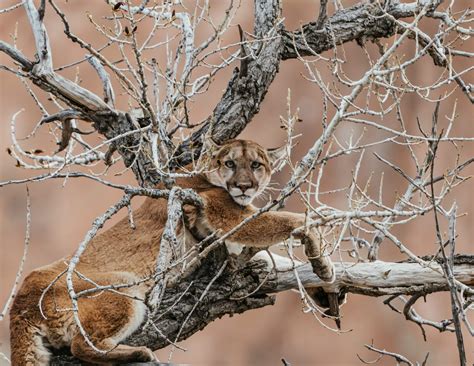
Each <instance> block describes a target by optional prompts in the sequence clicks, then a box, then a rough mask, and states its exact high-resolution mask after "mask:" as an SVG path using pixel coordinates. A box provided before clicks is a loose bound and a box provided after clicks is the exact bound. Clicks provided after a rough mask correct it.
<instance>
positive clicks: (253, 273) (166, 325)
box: [55, 250, 474, 364]
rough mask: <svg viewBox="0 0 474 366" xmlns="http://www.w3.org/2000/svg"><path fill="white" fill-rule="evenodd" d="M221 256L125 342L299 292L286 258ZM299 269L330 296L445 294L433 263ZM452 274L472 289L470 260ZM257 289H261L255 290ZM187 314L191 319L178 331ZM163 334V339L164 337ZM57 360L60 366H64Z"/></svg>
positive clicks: (174, 337)
mask: <svg viewBox="0 0 474 366" xmlns="http://www.w3.org/2000/svg"><path fill="white" fill-rule="evenodd" d="M224 252H225V251H219V250H217V251H214V252H213V253H211V255H210V256H209V257H208V258H206V260H205V261H204V263H203V264H202V266H201V267H200V268H199V269H198V270H197V271H196V272H195V273H193V274H191V275H190V276H188V278H185V279H183V280H182V281H181V282H180V283H179V284H178V285H177V286H174V287H173V288H168V289H167V290H166V296H165V298H164V299H163V301H162V303H161V304H160V309H159V311H158V312H156V313H155V314H158V315H155V318H154V319H150V320H151V322H149V323H148V325H146V324H145V325H144V326H142V328H141V329H139V330H138V331H136V332H135V333H134V334H132V335H131V336H130V337H129V338H128V339H127V340H126V341H125V342H124V343H126V344H129V345H136V346H138V345H146V346H148V347H150V348H153V349H160V348H163V347H166V346H168V345H170V344H171V342H172V343H175V342H177V341H180V340H183V339H186V338H188V337H190V336H191V335H192V334H194V333H196V332H197V331H199V330H201V329H203V328H204V327H205V326H206V325H207V324H209V323H211V322H212V321H214V320H215V319H218V318H221V317H222V316H224V315H231V316H232V315H233V314H236V313H241V312H245V311H247V310H251V309H256V308H260V307H263V306H266V305H272V304H273V303H274V301H275V299H274V297H273V296H271V295H272V294H275V293H278V292H282V291H286V290H289V289H298V288H299V287H298V280H297V278H296V275H295V270H294V269H292V262H291V261H290V260H289V259H288V258H284V257H281V256H277V255H274V262H273V261H272V260H270V258H269V256H268V254H267V253H266V252H260V253H259V254H258V255H257V256H256V257H255V259H254V260H253V261H251V262H249V263H247V265H245V266H244V267H239V261H238V259H235V258H229V257H228V256H227V254H226V253H224ZM224 260H229V262H230V265H229V266H227V268H226V269H225V271H224V272H223V273H222V275H221V276H220V277H218V278H217V279H216V280H215V282H214V283H213V286H212V287H211V288H210V289H209V291H208V292H207V293H206V296H205V298H204V300H203V301H201V302H199V303H197V301H198V299H199V298H200V296H201V295H202V294H203V292H204V291H205V289H206V287H207V286H208V284H209V283H210V281H211V279H212V278H213V277H214V275H215V274H216V273H217V271H218V269H219V264H221V263H223V261H224ZM425 260H429V258H425ZM273 263H275V264H276V266H277V270H276V272H275V271H273V269H272V268H273ZM298 265H299V266H298V268H297V270H296V272H297V273H298V277H299V280H300V281H301V283H302V284H303V285H304V286H305V287H324V289H325V291H328V292H331V291H334V292H339V291H344V292H350V293H355V294H362V295H366V296H385V295H414V294H417V295H426V294H430V293H434V292H440V291H449V285H448V283H447V281H446V278H445V277H443V275H442V269H441V266H442V265H441V264H439V263H436V262H435V263H434V266H433V268H435V269H439V271H440V272H437V271H435V270H433V269H431V268H423V267H422V266H420V265H419V264H418V263H413V262H400V263H391V262H382V261H376V262H369V263H357V264H354V263H335V266H336V273H337V275H336V281H335V282H334V283H333V284H331V285H328V284H327V283H325V282H323V281H321V280H320V279H319V278H318V277H317V276H316V275H315V274H314V273H313V271H312V268H311V266H310V265H309V264H304V265H303V264H301V263H299V264H298ZM454 276H455V278H456V279H457V280H458V281H460V282H462V283H464V284H465V285H470V286H472V285H474V256H462V255H459V256H456V257H455V264H454ZM262 281H264V283H263V285H262ZM259 286H260V287H259ZM257 287H259V289H258V291H257V292H255V291H254V290H255V289H256V288H257ZM191 310H193V313H192V315H191V316H190V317H189V319H188V321H187V322H186V324H185V326H184V328H183V329H182V330H181V331H180V329H181V327H182V325H183V323H184V320H185V319H187V318H188V315H189V313H190V311H191ZM151 323H153V324H155V326H153V325H151ZM163 335H166V338H165V337H164V336H163ZM178 335H179V336H178ZM55 359H56V360H63V361H61V362H64V359H65V358H64V356H56V357H55ZM66 359H68V358H67V357H66ZM61 362H60V363H58V364H64V363H61Z"/></svg>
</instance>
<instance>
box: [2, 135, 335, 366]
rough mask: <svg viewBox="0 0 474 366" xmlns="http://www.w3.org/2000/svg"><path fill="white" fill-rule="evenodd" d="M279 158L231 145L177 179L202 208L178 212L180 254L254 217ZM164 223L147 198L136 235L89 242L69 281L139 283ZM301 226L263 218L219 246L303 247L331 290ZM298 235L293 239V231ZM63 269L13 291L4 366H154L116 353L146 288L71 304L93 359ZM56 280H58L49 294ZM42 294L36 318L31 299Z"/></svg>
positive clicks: (141, 352)
mask: <svg viewBox="0 0 474 366" xmlns="http://www.w3.org/2000/svg"><path fill="white" fill-rule="evenodd" d="M282 154H283V149H275V150H265V149H264V148H262V147H261V146H260V145H258V144H256V143H254V142H250V141H245V140H233V141H229V142H227V143H225V144H223V145H222V146H219V147H216V148H215V152H214V153H213V154H212V156H211V157H210V161H209V167H208V169H207V172H206V173H203V174H201V175H198V176H194V177H191V178H180V179H177V181H176V184H177V185H179V186H180V187H182V188H192V189H194V190H195V191H196V192H197V193H198V194H199V196H200V197H201V198H202V200H203V202H204V205H203V207H202V208H197V207H194V206H189V207H188V206H186V207H185V209H184V212H185V220H184V221H185V225H184V227H183V228H181V229H180V230H181V231H182V232H181V234H186V238H188V237H189V238H191V243H186V244H187V245H193V244H194V243H197V242H198V241H199V238H203V237H206V236H208V235H209V234H210V233H216V232H217V233H225V232H227V231H229V230H231V229H232V228H233V227H235V226H236V225H237V224H239V223H240V222H241V221H242V220H244V219H245V218H246V217H248V216H250V215H252V214H253V213H254V212H256V210H257V209H256V208H255V207H254V206H252V205H251V202H252V200H253V199H254V198H255V197H257V196H258V195H259V194H261V193H262V192H263V190H264V189H265V187H266V186H267V185H268V183H269V181H270V176H271V172H272V164H274V163H275V162H276V161H277V160H278V159H279V158H281V156H282ZM166 219H167V202H166V200H163V199H152V198H147V199H146V201H145V202H144V204H143V205H142V206H141V207H140V208H139V209H138V210H136V211H135V212H134V220H135V229H133V228H132V227H131V226H130V224H129V221H128V218H124V219H122V220H121V221H120V222H119V223H117V224H116V225H115V226H113V227H112V228H111V229H109V230H107V231H105V232H104V233H102V234H100V235H98V236H96V237H95V238H94V239H93V240H92V241H91V242H90V243H89V245H88V247H87V249H86V251H85V252H84V253H83V255H82V256H81V258H80V262H79V263H78V265H77V267H76V271H77V273H80V274H82V275H83V276H85V277H87V278H89V279H90V280H92V281H94V282H95V283H98V284H101V285H107V284H114V283H115V284H116V283H131V282H133V281H137V280H139V279H140V278H144V277H146V276H147V275H148V274H149V273H150V269H153V268H154V266H155V262H156V258H157V253H158V250H159V245H160V238H161V235H162V232H163V228H164V226H165V223H166ZM304 224H305V217H304V215H302V214H296V213H291V212H282V211H271V212H265V213H262V214H261V215H260V216H257V217H256V218H255V219H254V220H251V221H249V222H248V223H247V224H245V225H244V226H243V227H242V228H241V229H239V230H238V231H236V232H235V233H234V234H233V235H231V236H230V237H229V238H228V239H229V240H226V244H229V243H230V244H231V245H232V246H233V248H234V249H235V247H237V248H238V247H239V246H252V247H261V248H266V247H269V246H271V245H273V244H277V243H280V242H282V241H283V240H286V239H288V238H290V237H291V236H292V235H293V236H294V237H297V238H298V239H301V241H302V242H303V244H304V245H305V249H306V255H307V256H308V258H309V260H310V262H311V264H312V266H313V270H314V272H315V273H316V274H317V275H318V276H319V277H320V278H321V279H323V280H325V281H328V282H331V281H333V280H334V273H335V271H334V268H333V265H332V262H331V260H330V259H329V257H327V256H323V253H322V249H321V246H320V242H319V240H318V236H317V235H316V233H314V232H313V231H311V230H309V231H306V232H305V231H304V230H301V228H302V227H303V226H304ZM298 228H300V230H296V229H298ZM183 230H184V232H183ZM181 237H183V235H181ZM192 238H194V241H193V239H192ZM187 241H189V240H187ZM69 259H70V257H68V258H64V259H61V260H58V261H57V262H54V263H52V264H50V265H47V266H44V267H41V268H38V269H36V270H35V271H33V272H32V273H31V274H30V275H29V276H27V277H26V279H25V281H24V283H23V285H22V287H21V289H20V290H19V292H18V294H17V296H16V298H15V301H14V303H13V306H12V309H11V312H10V316H11V320H10V328H11V347H12V363H13V365H44V364H48V362H49V359H50V356H51V352H50V348H62V347H70V350H71V352H72V354H73V355H74V356H75V357H77V358H79V359H81V360H83V361H85V362H92V363H118V362H132V361H135V362H138V361H150V360H153V359H154V355H153V352H152V350H150V349H148V348H146V347H130V346H126V345H122V344H120V342H121V341H123V340H124V339H125V338H126V337H127V336H129V335H130V334H131V333H132V332H133V331H135V330H136V329H138V327H139V326H140V324H141V323H142V321H143V320H144V318H145V316H146V306H145V304H144V303H143V301H139V300H135V299H133V298H132V297H136V298H141V299H144V298H145V297H146V295H147V293H148V292H149V290H150V287H151V286H152V285H153V283H142V284H140V285H137V286H133V287H130V288H125V289H123V290H121V291H122V292H124V293H126V294H128V295H130V296H128V297H126V296H123V295H120V294H117V293H116V292H113V291H104V292H102V293H94V294H93V296H90V297H81V298H80V299H79V318H80V319H81V323H82V325H83V327H84V330H85V332H86V333H87V334H88V335H89V338H90V340H91V341H92V342H93V344H94V345H95V346H96V347H97V348H99V349H101V350H110V351H109V352H107V353H106V354H101V353H98V352H96V351H94V350H93V348H92V347H90V346H89V345H88V344H87V342H86V341H85V339H84V338H83V336H82V335H81V334H80V332H79V330H78V328H77V325H76V323H75V321H74V318H73V314H72V312H71V310H70V309H71V301H70V298H69V295H68V291H67V286H66V281H65V275H64V271H65V269H66V268H67V263H68V260H69ZM61 274H63V275H61ZM58 277H59V280H57V281H56V282H55V283H54V285H53V286H49V285H50V284H51V283H52V282H53V281H54V280H55V279H57V278H58ZM151 282H152V281H151ZM48 286H49V288H48V291H47V292H46V293H45V294H44V296H43V299H42V302H41V303H42V307H41V310H42V312H41V311H40V308H39V302H40V298H41V296H42V294H43V292H44V290H45V289H46V288H47V287H48ZM93 287H94V286H93V285H91V284H90V283H88V282H87V281H85V280H84V279H83V278H82V279H81V278H79V277H78V276H76V277H74V288H75V290H76V292H77V293H78V292H79V291H82V290H84V289H89V288H93ZM68 309H69V310H68ZM43 315H44V316H43Z"/></svg>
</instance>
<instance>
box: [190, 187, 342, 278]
mask: <svg viewBox="0 0 474 366" xmlns="http://www.w3.org/2000/svg"><path fill="white" fill-rule="evenodd" d="M216 191H217V190H216ZM219 193H220V192H218V191H217V192H206V193H205V194H201V196H203V198H204V201H205V207H204V210H203V211H202V212H201V213H200V215H199V218H198V221H199V222H200V223H201V226H205V227H206V228H207V229H208V230H209V231H211V232H216V231H222V232H223V233H226V232H228V231H230V230H232V229H233V228H234V227H235V226H237V225H238V224H239V223H241V222H242V221H243V220H245V219H246V218H248V217H250V216H252V214H254V213H255V212H256V211H257V210H256V209H255V208H254V207H253V206H239V205H238V204H236V203H235V202H234V201H233V200H232V199H231V198H230V197H229V195H228V194H225V196H224V195H223V194H219ZM304 225H305V216H304V215H302V214H296V213H292V212H285V211H270V212H264V213H262V214H260V215H259V216H257V217H255V218H254V219H252V220H250V221H249V222H248V223H246V224H245V225H244V226H242V227H241V228H240V229H238V230H237V231H236V232H235V233H233V234H232V235H231V236H230V237H229V240H230V241H231V242H233V243H237V244H241V245H245V246H252V247H269V246H271V245H274V244H278V243H280V242H282V241H283V240H287V239H289V238H290V237H291V236H293V237H294V238H296V239H300V240H301V242H302V243H303V244H304V246H305V253H306V255H307V257H308V259H309V261H310V263H311V265H312V267H313V271H314V273H316V274H317V275H318V277H319V278H321V279H322V280H324V281H327V282H332V281H334V276H335V271H334V266H333V264H332V262H331V259H330V258H329V256H327V254H326V253H324V248H322V245H321V240H320V238H319V236H318V234H317V233H316V231H315V230H314V229H307V230H305V229H304Z"/></svg>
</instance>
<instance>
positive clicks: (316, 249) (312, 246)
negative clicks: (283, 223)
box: [292, 229, 336, 283]
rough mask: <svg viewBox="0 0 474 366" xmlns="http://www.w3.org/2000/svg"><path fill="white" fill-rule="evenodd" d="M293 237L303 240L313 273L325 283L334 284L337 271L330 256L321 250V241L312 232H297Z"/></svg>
mask: <svg viewBox="0 0 474 366" xmlns="http://www.w3.org/2000/svg"><path fill="white" fill-rule="evenodd" d="M292 235H293V237H294V238H296V239H299V240H301V243H302V244H303V245H304V247H305V253H306V256H307V257H308V260H309V262H310V263H311V266H312V267H313V272H314V273H315V274H316V275H317V276H318V277H319V278H320V279H322V280H323V281H325V282H329V283H332V282H334V280H335V279H336V271H335V268H334V265H333V263H332V261H331V258H329V256H326V255H324V253H323V250H322V248H321V241H320V240H319V238H318V236H317V235H316V234H315V233H314V232H313V231H312V230H309V231H307V232H305V231H303V230H300V229H298V230H295V231H294V232H293V234H292Z"/></svg>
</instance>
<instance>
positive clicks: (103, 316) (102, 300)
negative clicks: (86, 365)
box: [71, 276, 155, 363]
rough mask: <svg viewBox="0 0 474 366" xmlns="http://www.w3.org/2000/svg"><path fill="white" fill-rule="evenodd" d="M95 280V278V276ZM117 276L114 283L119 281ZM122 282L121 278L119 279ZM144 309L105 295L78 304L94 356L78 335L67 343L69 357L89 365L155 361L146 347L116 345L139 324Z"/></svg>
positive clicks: (134, 302)
mask: <svg viewBox="0 0 474 366" xmlns="http://www.w3.org/2000/svg"><path fill="white" fill-rule="evenodd" d="M95 277H98V276H95ZM119 279H120V276H117V279H116V280H119ZM122 281H123V278H122ZM128 293H129V295H134V296H137V297H142V296H140V295H143V294H142V291H140V290H139V289H136V291H133V290H132V289H130V290H129V291H128ZM145 316H146V306H145V304H144V303H143V302H142V301H139V300H133V299H131V298H128V297H125V296H122V295H120V294H117V293H112V292H105V293H102V294H101V295H99V296H97V297H95V298H93V297H91V298H87V299H83V301H81V300H80V301H79V318H80V320H81V324H82V325H83V327H84V330H85V332H86V334H87V336H88V338H89V339H90V341H91V342H92V344H93V345H94V347H95V348H97V349H99V350H101V351H105V352H97V351H96V350H94V348H93V347H91V346H90V345H89V344H88V343H87V342H86V340H85V339H84V337H83V336H82V334H80V333H78V334H76V335H75V336H74V338H73V339H72V342H71V353H72V354H73V355H74V356H75V357H77V358H79V359H80V360H82V361H86V362H91V363H129V362H147V361H153V360H155V356H154V355H153V352H152V350H150V349H149V348H147V347H131V346H126V345H123V344H120V343H121V342H122V341H124V340H125V339H127V337H128V336H130V335H131V334H132V333H133V332H134V331H135V330H137V329H138V328H139V327H140V325H141V324H142V322H143V320H144V319H145Z"/></svg>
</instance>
